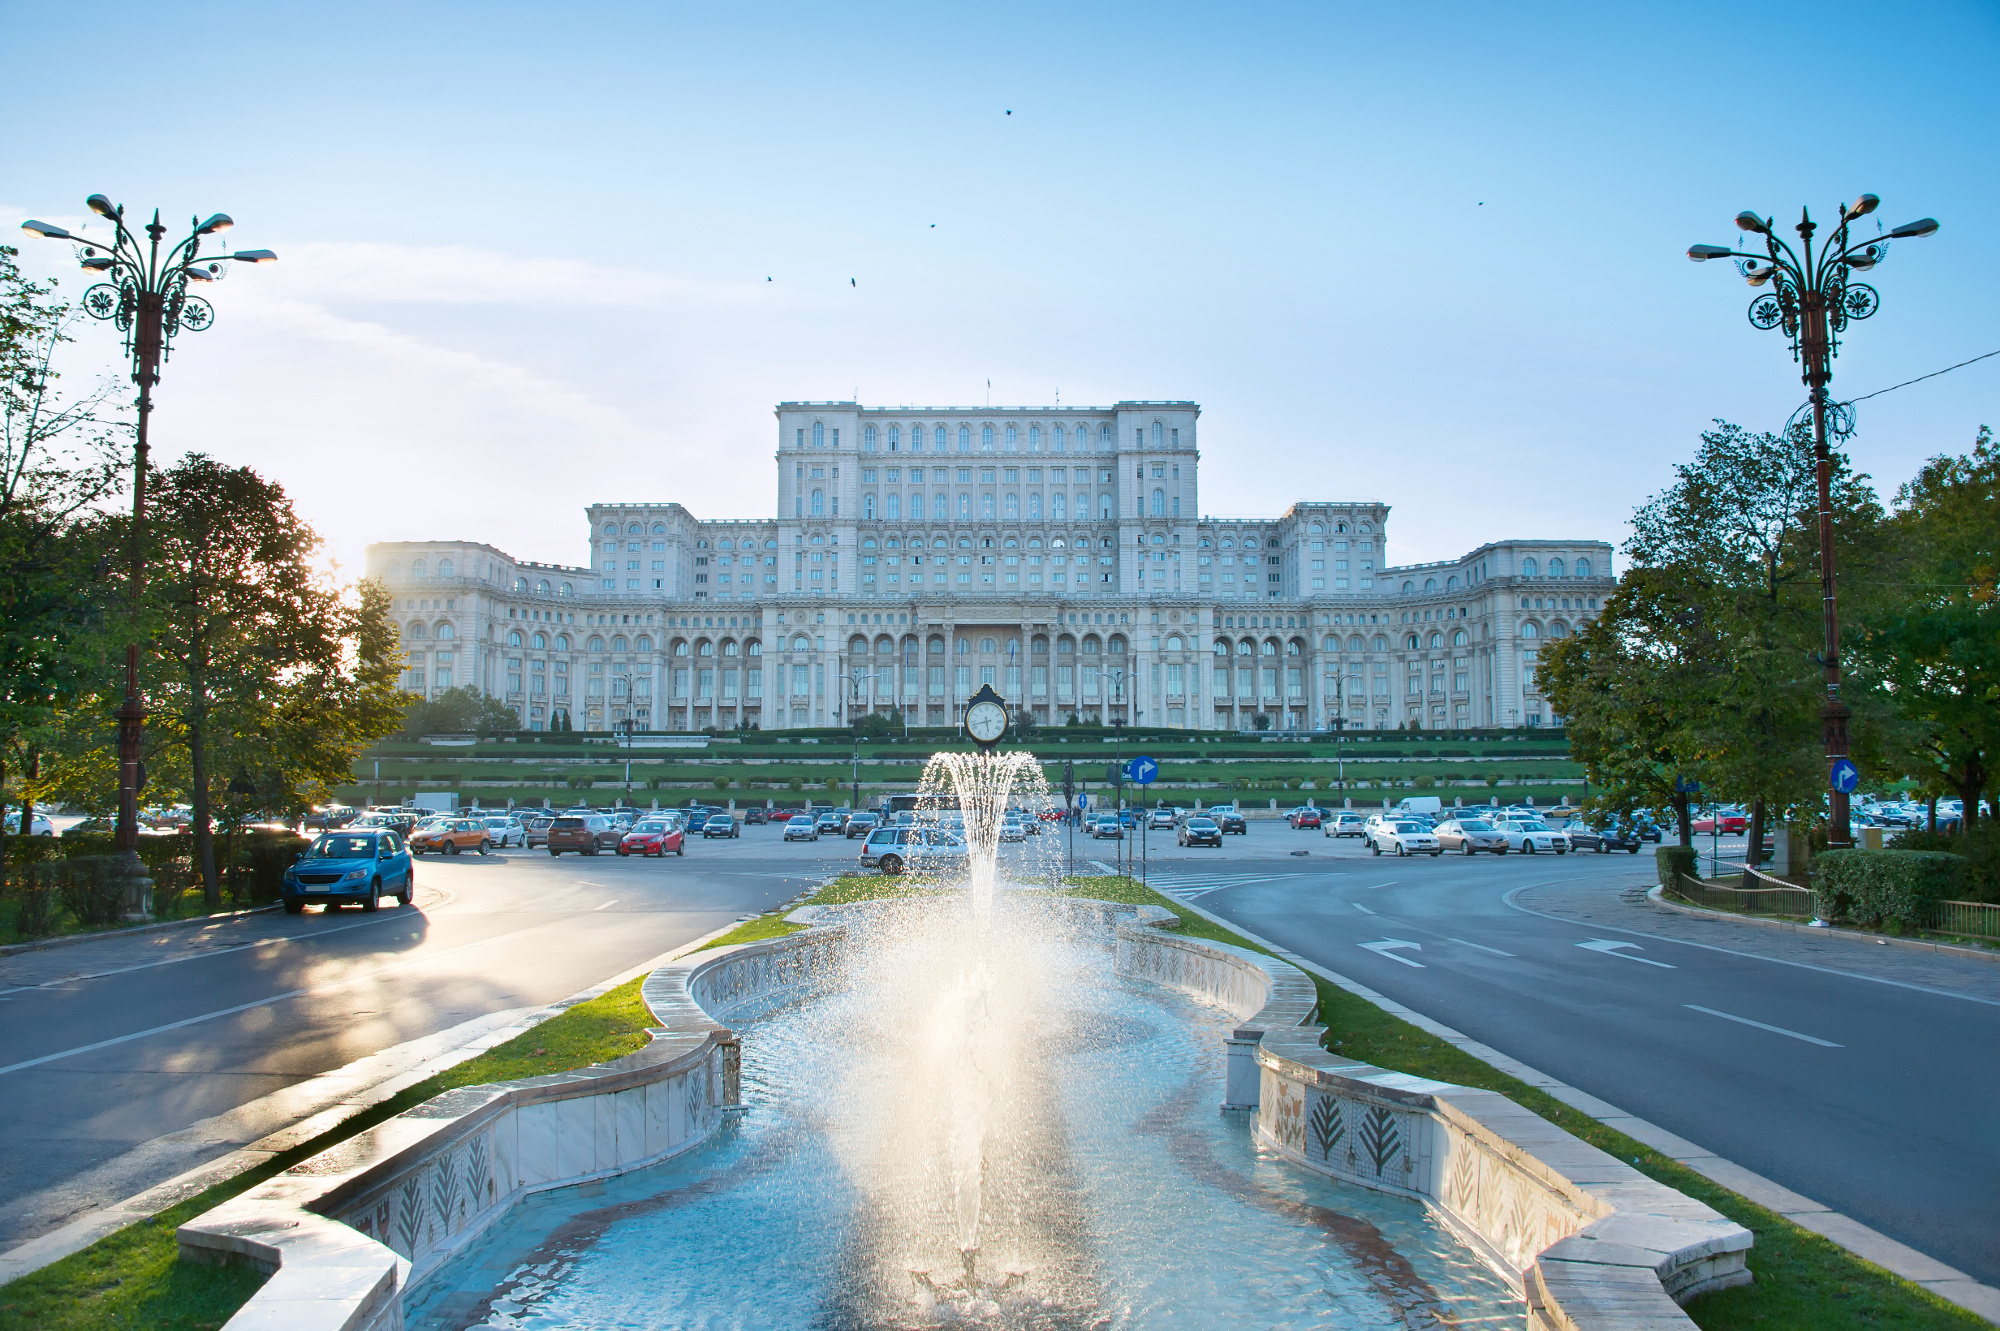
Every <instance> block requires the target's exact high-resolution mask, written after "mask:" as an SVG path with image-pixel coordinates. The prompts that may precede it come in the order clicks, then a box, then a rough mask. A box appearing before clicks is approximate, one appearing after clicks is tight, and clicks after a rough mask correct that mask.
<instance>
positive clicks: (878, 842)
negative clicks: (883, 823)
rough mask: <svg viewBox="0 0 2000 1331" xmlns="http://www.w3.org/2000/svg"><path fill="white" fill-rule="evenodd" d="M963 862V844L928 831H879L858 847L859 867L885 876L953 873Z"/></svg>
mask: <svg viewBox="0 0 2000 1331" xmlns="http://www.w3.org/2000/svg"><path fill="white" fill-rule="evenodd" d="M966 859H967V853H966V849H965V843H964V842H963V841H960V840H959V839H958V838H957V837H955V836H953V835H951V834H950V833H949V832H943V831H939V830H937V829H935V828H929V827H878V828H876V829H875V830H874V831H873V832H870V833H869V834H868V836H867V838H866V839H865V840H864V841H862V843H861V865H862V867H863V868H866V869H880V870H881V871H882V872H883V873H886V874H899V873H904V872H907V871H912V870H915V871H921V870H924V869H954V868H958V867H960V866H962V865H963V864H964V863H965V862H966Z"/></svg>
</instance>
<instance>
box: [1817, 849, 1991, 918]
mask: <svg viewBox="0 0 2000 1331" xmlns="http://www.w3.org/2000/svg"><path fill="white" fill-rule="evenodd" d="M1968 877H1969V875H1968V872H1967V865H1966V862H1965V857H1964V856H1962V855H1947V854H1943V853H1940V852H1938V851H1931V850H1830V851H1828V852H1827V853H1826V854H1824V855H1817V856H1814V857H1813V862H1812V887H1813V904H1814V906H1815V908H1816V909H1817V910H1818V911H1819V916H1820V918H1821V919H1823V920H1837V919H1842V918H1846V919H1850V920H1852V921H1854V922H1855V923H1856V924H1859V925H1861V926H1862V927H1863V928H1869V929H1875V928H1883V927H1888V928H1891V929H1894V930H1897V931H1900V930H1902V929H1920V928H1923V927H1924V925H1925V924H1927V923H1928V922H1929V915H1930V910H1931V906H1932V904H1933V903H1934V902H1938V901H1956V900H1963V899H1964V894H1965V892H1966V890H1967V889H1968V887H1969V886H1970V884H1969V883H1968V881H1967V880H1968Z"/></svg>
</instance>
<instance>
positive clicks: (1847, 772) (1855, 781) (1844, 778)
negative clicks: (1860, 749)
mask: <svg viewBox="0 0 2000 1331" xmlns="http://www.w3.org/2000/svg"><path fill="white" fill-rule="evenodd" d="M1827 779H1828V780H1829V781H1830V782H1831V783H1832V785H1833V788H1834V789H1835V790H1837V791H1839V792H1840V793H1841V794H1843V795H1852V794H1853V793H1854V792H1855V790H1856V789H1858V788H1859V787H1860V785H1861V769H1860V768H1858V767H1856V766H1855V765H1854V760H1853V759H1852V758H1835V759H1834V760H1833V771H1832V772H1830V773H1828V777H1827Z"/></svg>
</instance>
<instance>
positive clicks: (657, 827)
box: [632, 823, 667, 832]
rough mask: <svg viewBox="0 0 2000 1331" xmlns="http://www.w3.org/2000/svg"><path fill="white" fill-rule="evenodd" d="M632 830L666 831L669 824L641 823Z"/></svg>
mask: <svg viewBox="0 0 2000 1331" xmlns="http://www.w3.org/2000/svg"><path fill="white" fill-rule="evenodd" d="M632 830H633V831H634V832H664V831H666V830H667V825H666V824H665V823H640V824H639V825H638V826H637V827H635V828H633V829H632Z"/></svg>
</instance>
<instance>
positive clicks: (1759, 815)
mask: <svg viewBox="0 0 2000 1331" xmlns="http://www.w3.org/2000/svg"><path fill="white" fill-rule="evenodd" d="M1743 831H1744V835H1746V836H1747V837H1749V838H1750V843H1749V845H1748V846H1747V847H1745V848H1744V851H1743V866H1744V873H1743V886H1744V888H1745V889H1748V888H1753V887H1755V886H1757V876H1756V875H1755V874H1753V873H1751V872H1750V870H1751V869H1755V868H1757V867H1758V866H1759V865H1761V864H1763V863H1764V801H1762V800H1752V801H1750V825H1749V826H1748V827H1746V828H1744V829H1743Z"/></svg>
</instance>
